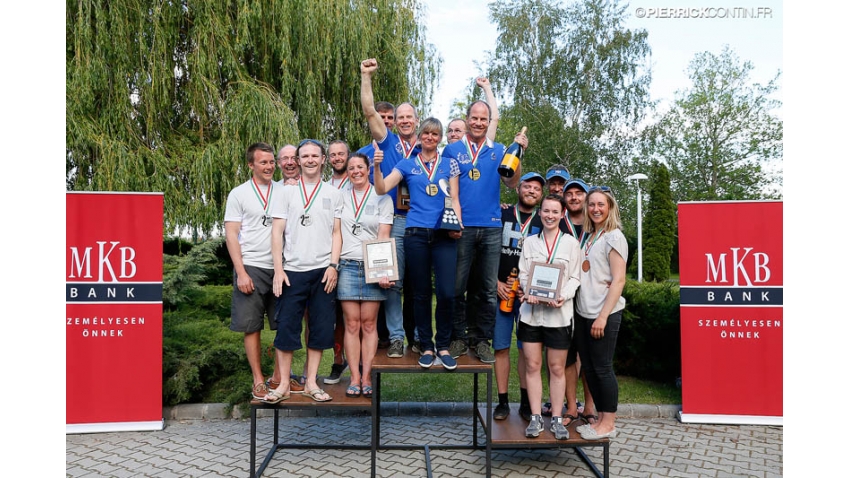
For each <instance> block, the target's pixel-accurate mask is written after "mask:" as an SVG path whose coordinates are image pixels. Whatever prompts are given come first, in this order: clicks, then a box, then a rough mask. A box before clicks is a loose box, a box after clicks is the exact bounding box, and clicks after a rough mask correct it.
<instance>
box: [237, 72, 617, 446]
mask: <svg viewBox="0 0 850 478" xmlns="http://www.w3.org/2000/svg"><path fill="white" fill-rule="evenodd" d="M377 70H378V62H377V60H375V59H367V60H364V61H362V62H361V64H360V75H361V89H360V97H361V105H362V108H363V113H364V115H365V119H366V122H367V124H368V127H369V132H370V134H371V137H372V140H373V141H372V142H371V143H370V144H368V145H366V146H364V147H363V148H361V149H360V150H358V151H356V152H353V153H352V152H351V151H350V149H349V147H348V145H347V144H346V143H345V142H344V141H341V140H336V141H332V142H331V143H330V144H329V145H328V146H327V147H326V146H325V144H324V143H323V142H321V141H318V140H314V139H305V140H303V141H301V142H300V143H299V144H298V145H286V146H284V147H282V148H280V150H279V151H277V154H275V150H274V149H273V148H272V146H270V145H269V144H266V143H262V142H259V143H255V144H252V145H250V146H249V147H248V149H247V151H246V158H245V160H246V162H247V166H248V169H249V170H250V171H251V177H250V178H249V179H248V180H247V181H246V182H244V183H242V184H240V185H239V186H237V187H236V188H234V189H233V190H232V191H231V192H230V194H229V196H228V199H227V204H226V208H225V218H224V223H225V237H226V244H227V248H228V252H229V254H230V257H231V259H232V261H233V267H234V279H233V299H232V307H231V326H230V328H231V330H234V331H236V332H241V333H243V334H244V345H245V351H246V356H247V358H248V362H249V365H250V368H251V371H252V375H253V388H252V396H253V398H254V399H255V400H259V401H264V402H268V403H278V402H280V401H282V400H286V399H288V398H289V397H290V396H291V394H292V393H303V394H305V395H306V396H308V397H310V398H312V399H313V400H316V401H328V400H332V399H333V398H332V397H331V396H330V395H329V394H328V393H327V392H326V391H325V390H323V389H322V388H321V387H320V386H319V383H318V368H319V363H320V362H321V358H322V354H323V351H324V350H327V349H333V350H334V364H333V366H332V369H331V373H330V375H329V376H328V377H326V378H325V379H324V383H325V384H334V383H338V382H339V381H340V379H341V375H342V373H343V372H344V371H345V370H346V369H349V370H350V375H351V376H350V383H349V386H348V387H347V389H346V392H345V395H346V396H348V397H359V396H361V395H362V396H365V397H371V396H372V393H373V388H372V383H371V368H372V362H373V360H374V357H375V355H376V354H377V350H378V347H379V341H380V340H379V330H380V329H383V330H384V332H383V335H385V337H386V339H387V341H388V343H387V355H388V356H389V357H390V358H400V357H402V356H403V355H404V354H405V346H404V341H405V338H407V342H408V348H407V349H408V352H409V353H415V354H418V363H419V365H420V366H421V367H423V368H429V367H431V366H433V365H435V364H439V365H440V366H442V367H444V368H445V369H447V370H453V369H455V368H456V367H457V359H458V358H460V357H461V356H465V355H472V356H473V357H472V359H477V360H480V361H482V362H485V363H494V364H495V365H494V366H495V374H496V382H497V388H498V396H499V403H498V405H497V406H496V408H495V411H494V415H493V417H494V418H495V419H497V420H501V419H505V418H507V416H508V415H509V414H510V411H511V409H510V404H509V401H508V390H509V384H508V377H509V375H510V369H511V363H510V347H511V345H512V342H513V338H514V333H515V334H516V343H517V347H518V348H520V349H521V353H520V354H519V360H518V362H517V370H518V374H519V381H520V397H521V400H520V407H519V414H520V415H521V416H522V417H523V418H525V419H526V420H527V421H528V422H529V424H528V427H527V429H526V436H528V437H530V438H533V437H537V436H539V435H540V433H541V432H542V431H543V430H544V428H545V426H544V420H543V417H544V416H547V415H551V417H552V418H551V419H550V420H549V430H550V432H551V433H552V434H553V435H554V436H555V438H557V439H568V438H569V437H570V435H569V431H568V429H567V428H568V427H569V426H570V424H571V423H572V422H574V421H577V420H582V421H584V424H583V425H581V426H578V427H576V428H575V430H576V432H578V433H580V434H581V436H582V438H585V439H598V438H604V437H613V436H615V434H616V429H615V426H614V418H615V414H616V410H617V381H616V377H615V375H614V371H613V365H612V363H613V355H614V348H615V345H616V341H617V333H618V330H619V326H620V322H621V317H622V310H623V307H624V306H625V300H624V299H623V298H622V295H621V292H622V289H623V285H624V283H625V269H626V265H625V264H626V259H627V257H628V250H627V244H626V239H625V237H624V236H623V233H622V232H621V230H620V216H619V209H618V207H617V202H616V200H615V198H614V195H613V192H612V191H611V190H610V189H609V188H607V187H590V186H588V185H587V184H586V183H585V182H584V181H582V180H581V179H577V178H571V177H570V175H569V173H568V172H567V170H566V168H565V167H563V166H561V165H555V166H553V167H552V168H550V169H549V171H547V173H546V177H544V176H543V175H541V174H538V173H536V172H528V173H526V174H522V170H521V165H520V166H519V167H518V169H517V171H516V173H515V174H513V175H511V176H510V177H507V176H502V175H500V174H499V172H498V171H497V168H498V166H499V164H500V162H501V159H502V157H503V155H504V154H505V149H506V148H505V146H504V145H502V144H500V143H497V142H495V141H494V138H495V132H496V126H497V124H498V109H497V106H496V99H495V96H494V95H493V92H492V89H491V87H490V84H489V82H488V81H487V79H486V78H478V79H477V80H476V82H477V84H478V85H479V86H481V87H482V88H483V90H484V91H485V93H486V96H487V101H475V102H473V103H472V104H471V105H469V107H468V108H467V111H466V117H465V119H453V120H451V121H450V122H449V123H448V128H447V133H446V137H447V143H448V144H447V145H446V146H445V147H444V148H442V150H441V149H440V145H441V143H442V141H443V136H444V128H443V124H442V122H441V121H440V120H439V119H437V118H433V117H431V118H427V119H424V120H422V121H421V122H420V120H419V116H418V114H417V111H416V108H415V107H414V106H413V105H412V104H410V103H401V104H399V105H398V106H396V107H394V106H393V105H392V104H390V103H386V102H379V103H375V101H374V97H373V92H372V79H373V76H374V75H376V72H377ZM514 141H515V142H517V143H518V144H520V145H521V146H522V147H523V148H526V147H527V146H528V139H527V137H526V136H525V134H524V133H522V132H521V133H519V134H517V135H516V137H515V138H514ZM326 163H327V164H328V165H329V166H330V175H329V178H325V177H324V176H323V172H324V169H325V167H326ZM277 167H279V168H280V170H281V173H282V178H281V180H280V181H274V179H273V178H274V174H275V170H276V168H277ZM501 184H504V185H505V187H507V188H511V189H514V188H515V189H516V190H517V192H518V195H519V198H518V201H517V203H516V204H514V205H503V204H501V203H500V192H501ZM544 191H546V192H547V195H546V196H545V197H544ZM447 209H451V211H452V213H453V214H454V216H453V221H454V226H453V227H443V222H444V215H445V211H446V210H447ZM455 216H456V218H455ZM374 239H384V240H389V239H393V240H394V242H395V247H396V251H395V252H396V257H397V261H398V263H397V272H398V274H397V276H398V279H397V280H392V281H391V280H389V279H388V278H387V277H383V278H381V279H380V280H379V281H378V282H375V281H373V280H368V281H367V276H366V273H367V267H366V265H365V264H364V259H365V258H364V255H363V244H364V242H366V241H371V240H374ZM538 264H541V265H552V266H555V267H556V268H558V270H560V271H562V280H560V287H559V288H558V289H557V299H556V300H543V299H541V297H540V296H539V295H537V294H534V293H528V292H529V290H531V289H529V282H530V280H531V277H530V273H531V271H532V269H533V267H535V265H538ZM513 269H516V270H517V271H518V274H511V271H512V270H513ZM432 274H433V281H432V280H431V279H432ZM514 277H516V279H514ZM515 280H516V281H518V284H517V287H514V281H515ZM434 294H436V307H435V308H434V310H433V313H432V305H431V304H432V296H433V295H434ZM403 298H404V299H403ZM509 299H512V301H511V300H509ZM500 301H503V302H505V303H511V302H512V305H511V306H509V307H507V310H504V309H505V308H504V307H503V308H502V310H500V308H499V302H500ZM411 305H412V307H411ZM408 310H409V311H410V313H405V312H407V311H408ZM411 316H412V320H410V317H411ZM266 318H267V319H268V322H269V327H270V328H271V329H273V330H276V335H275V339H274V348H275V366H274V372H273V373H272V375H271V377H268V378H266V376H265V375H264V373H263V370H262V367H261V359H260V357H261V341H260V333H261V331H262V329H263V328H264V321H265V319H266ZM405 319H407V320H405ZM302 324H304V326H305V328H304V330H303V332H304V333H303V341H304V342H306V348H307V352H306V362H305V365H304V370H303V372H302V374H301V375H300V376H299V375H298V374H296V373H293V371H292V359H293V352H294V351H295V350H300V349H301V348H302V347H303V344H302ZM494 351H495V353H494ZM544 360H545V362H546V367H545V368H546V369H547V370H548V383H549V392H550V401H549V402H548V403H546V404H543V403H542V400H543V397H542V394H543V378H542V376H541V373H542V370H543V369H544V367H543V362H544ZM580 365H581V376H582V378H583V379H585V387H584V390H585V406H584V408H583V409H581V410H580V409H578V408H577V400H576V390H577V380H578V376H579V372H578V370H579V366H580ZM593 410H596V411H598V415H596V414H595V413H593ZM582 412H583V413H582Z"/></svg>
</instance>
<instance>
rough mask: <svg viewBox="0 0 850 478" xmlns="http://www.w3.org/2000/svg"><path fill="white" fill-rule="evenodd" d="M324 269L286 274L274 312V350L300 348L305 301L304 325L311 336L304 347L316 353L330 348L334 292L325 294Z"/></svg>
mask: <svg viewBox="0 0 850 478" xmlns="http://www.w3.org/2000/svg"><path fill="white" fill-rule="evenodd" d="M326 270H327V268H326V267H322V268H319V269H313V270H311V271H306V272H293V271H286V275H287V277H288V278H289V284H290V285H289V286H287V285H286V284H284V286H283V293H282V294H281V295H280V297H278V301H277V307H276V310H275V319H277V335H275V338H274V346H275V348H276V349H279V350H300V349H301V323H302V322H303V320H302V319H303V318H304V311H305V310H306V308H307V301H308V300H309V302H310V314H309V316H308V318H307V326H308V327H309V328H310V335H309V337H308V341H307V348H311V349H316V350H327V349H332V348H333V346H334V324H335V323H336V289H334V290H333V291H332V292H331V293H330V294H328V293H327V292H325V284H323V283H322V277H324V275H325V271H326Z"/></svg>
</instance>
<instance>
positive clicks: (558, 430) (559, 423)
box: [549, 417, 570, 440]
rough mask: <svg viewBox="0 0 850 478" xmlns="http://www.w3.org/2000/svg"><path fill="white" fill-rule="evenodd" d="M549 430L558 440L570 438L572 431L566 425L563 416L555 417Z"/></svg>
mask: <svg viewBox="0 0 850 478" xmlns="http://www.w3.org/2000/svg"><path fill="white" fill-rule="evenodd" d="M549 431H550V432H552V434H553V435H555V439H556V440H569V439H570V432H569V431H568V430H567V427H565V426H564V419H563V418H561V417H553V418H552V423H551V424H550V425H549Z"/></svg>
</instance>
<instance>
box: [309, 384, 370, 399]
mask: <svg viewBox="0 0 850 478" xmlns="http://www.w3.org/2000/svg"><path fill="white" fill-rule="evenodd" d="M345 396H346V397H348V398H357V397H359V396H360V386H358V385H349V386H348V388H347V389H345ZM314 400H315V399H314Z"/></svg>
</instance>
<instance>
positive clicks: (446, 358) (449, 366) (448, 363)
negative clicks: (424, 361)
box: [440, 353, 457, 370]
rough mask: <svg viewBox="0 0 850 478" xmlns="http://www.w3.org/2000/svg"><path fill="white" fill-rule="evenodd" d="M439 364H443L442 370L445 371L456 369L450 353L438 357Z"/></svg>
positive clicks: (455, 363) (455, 361)
mask: <svg viewBox="0 0 850 478" xmlns="http://www.w3.org/2000/svg"><path fill="white" fill-rule="evenodd" d="M440 362H443V368H445V369H446V370H454V369H456V368H457V360H455V359H454V357H452V354H450V353H444V354H442V355H440Z"/></svg>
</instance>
